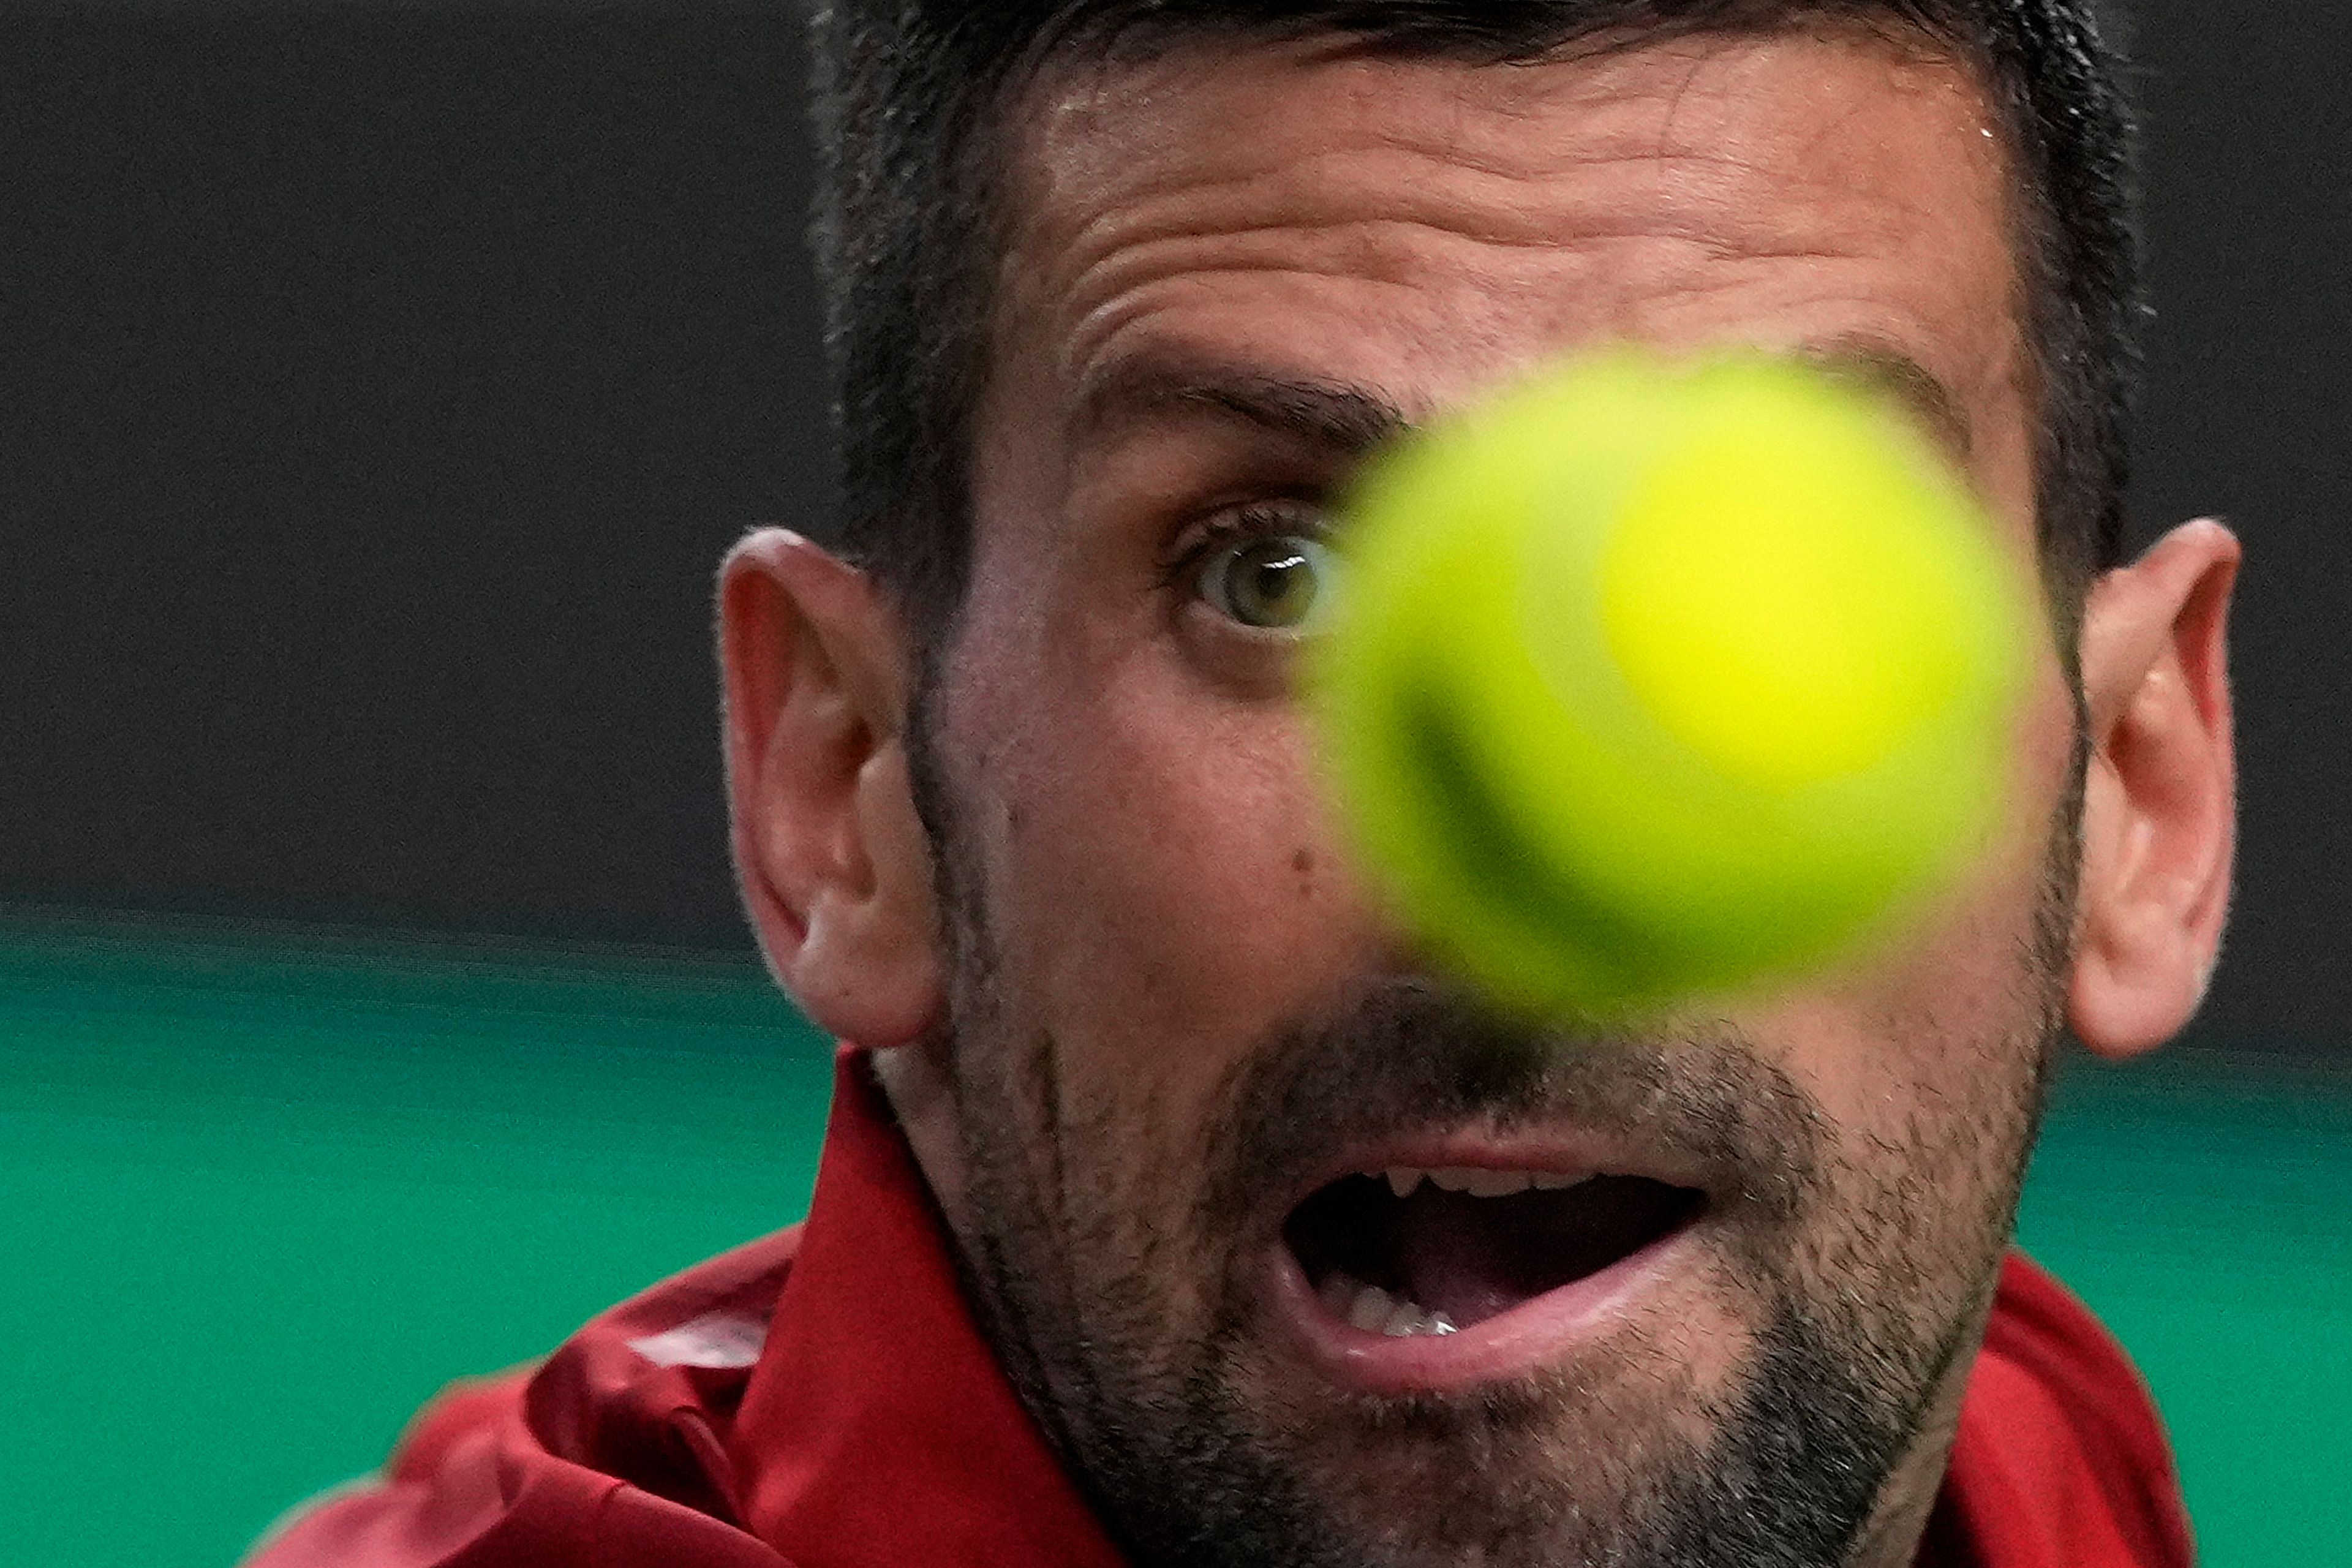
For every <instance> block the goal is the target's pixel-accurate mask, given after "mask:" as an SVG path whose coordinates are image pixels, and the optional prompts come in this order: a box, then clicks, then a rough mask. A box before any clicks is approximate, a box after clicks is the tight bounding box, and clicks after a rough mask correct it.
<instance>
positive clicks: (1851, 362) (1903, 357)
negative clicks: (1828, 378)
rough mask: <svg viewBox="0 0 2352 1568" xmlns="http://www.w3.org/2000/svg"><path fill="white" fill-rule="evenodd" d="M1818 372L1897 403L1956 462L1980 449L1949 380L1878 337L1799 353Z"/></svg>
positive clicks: (1843, 340)
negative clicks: (1889, 398)
mask: <svg viewBox="0 0 2352 1568" xmlns="http://www.w3.org/2000/svg"><path fill="white" fill-rule="evenodd" d="M1798 353H1799V354H1800V355H1801V357H1802V358H1803V359H1805V360H1806V361H1807V362H1808V363H1811V364H1812V365H1813V366H1815V367H1816V368H1818V369H1820V370H1822V371H1825V372H1827V373H1828V374H1831V375H1833V376H1837V377H1840V378H1842V379H1844V380H1847V381H1851V382H1853V383H1855V384H1859V385H1862V386H1864V387H1868V388H1870V389H1871V390H1873V391H1876V392H1881V393H1884V394H1885V395H1888V396H1890V397H1892V398H1894V399H1895V401H1896V402H1897V403H1900V404H1901V405H1903V406H1904V407H1905V408H1906V409H1908V410H1909V411H1910V413H1911V415H1912V416H1913V417H1914V418H1916V419H1917V420H1918V421H1919V423H1920V424H1921V425H1922V426H1925V427H1926V429H1927V435H1928V436H1929V437H1931V438H1932V439H1934V440H1936V441H1937V442H1938V443H1940V444H1941V445H1942V446H1943V447H1945V448H1946V450H1947V451H1948V453H1949V454H1950V455H1951V456H1953V457H1956V458H1967V457H1968V455H1969V453H1970V452H1971V451H1972V450H1974V448H1975V446H1976V430H1975V427H1974V426H1972V425H1971V424H1970V423H1969V413H1968V409H1967V407H1966V406H1965V405H1962V403H1961V402H1960V400H1959V397H1958V395H1956V394H1954V392H1953V391H1952V389H1951V388H1950V387H1949V386H1948V385H1947V384H1945V383H1944V381H1943V378H1942V377H1940V376H1938V375H1937V374H1935V373H1934V372H1933V371H1931V370H1929V369H1928V368H1927V366H1926V365H1923V364H1921V363H1919V362H1918V361H1917V360H1916V359H1913V358H1912V357H1911V356H1910V355H1909V354H1907V353H1904V352H1903V351H1902V350H1900V349H1898V348H1895V347H1894V346H1893V345H1892V344H1890V343H1887V342H1882V341H1881V340H1879V339H1876V338H1833V339H1832V340H1830V341H1829V342H1824V343H1818V344H1811V345H1808V346H1807V347H1805V348H1802V349H1800V350H1799V351H1798Z"/></svg>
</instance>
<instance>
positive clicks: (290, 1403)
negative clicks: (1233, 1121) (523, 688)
mask: <svg viewBox="0 0 2352 1568" xmlns="http://www.w3.org/2000/svg"><path fill="white" fill-rule="evenodd" d="M829 1070H830V1069H829V1062H828V1056H827V1052H826V1050H825V1048H824V1045H823V1043H822V1042H821V1041H820V1040H818V1039H817V1038H815V1037H814V1036H813V1035H812V1034H811V1033H810V1032H809V1031H808V1029H807V1028H806V1026H804V1025H803V1024H802V1023H801V1022H800V1021H799V1020H798V1019H797V1018H796V1017H795V1016H794V1015H793V1013H792V1011H791V1010H790V1008H789V1007H787V1006H786V1005H784V1004H783V1003H782V1001H781V1000H779V999H778V998H777V997H776V996H775V994H773V992H772V990H771V989H770V987H769V985H768V984H767V982H766V980H765V978H764V977H763V976H762V975H761V974H760V973H757V972H756V971H754V970H751V969H750V968H748V967H745V966H743V965H740V964H735V963H723V962H719V961H709V962H704V961H698V960H694V959H689V958H684V957H677V956H664V955H659V954H651V953H635V952H624V951H617V950H616V951H609V952H588V951H567V952H519V951H514V950H502V949H493V948H486V947H478V948H472V949H461V948H456V947H451V946H447V945H434V944H425V943H416V944H408V945H402V944H400V943H397V942H393V941H390V940H388V939H383V938H368V939H364V940H362V939H356V938H353V939H338V938H334V937H330V936H321V935H319V934H317V933H300V932H291V931H280V932H277V933H275V934H265V935H262V936H259V937H257V936H255V935H253V934H251V933H250V932H247V933H246V934H242V935H238V934H232V933H228V932H217V933H212V934H207V933H205V932H204V931H198V930H193V929H187V928H178V929H173V930H171V931H135V930H126V929H122V928H110V927H103V926H98V925H74V924H70V923H65V922H56V921H52V922H48V923H46V924H42V925H38V926H34V925H24V926H19V927H10V928H5V929H0V1260H5V1261H0V1268H5V1271H6V1280H7V1285H8V1289H5V1291H0V1387H5V1389H6V1390H7V1394H6V1395H5V1398H6V1400H7V1408H8V1413H9V1419H8V1420H7V1421H6V1422H5V1424H4V1425H0V1490H5V1494H6V1497H7V1509H6V1521H5V1531H6V1538H5V1540H0V1563H5V1564H11V1565H13V1564H16V1563H24V1564H28V1565H30V1564H39V1565H43V1568H47V1565H50V1564H56V1565H59V1568H134V1565H135V1568H177V1565H181V1564H186V1565H188V1568H223V1565H225V1564H227V1563H231V1562H233V1561H234V1560H235V1558H236V1556H237V1554H238V1552H240V1550H241V1549H242V1547H243V1546H244V1544H245V1543H246V1542H247V1541H248V1540H249V1539H250V1538H251V1537H252V1536H253V1535H254V1534H255V1532H256V1531H258V1530H259V1529H261V1527H262V1526H263V1525H265V1524H266V1523H267V1522H268V1521H269V1520H270V1519H271V1518H272V1517H273V1516H274V1515H275V1514H276V1513H278V1511H279V1510H282V1509H283V1508H285V1507H286V1506H288V1505H289V1504H290V1503H292V1502H294V1501H295V1500H298V1499H299V1498H301V1497H303V1496H304V1495H306V1494H308V1493H310V1492H312V1491H315V1490H317V1489H320V1488H322V1487H325V1486H328V1485H330V1484H331V1483H333V1482H336V1481H338V1480H341V1479H344V1478H347V1477H350V1476H352V1475H354V1474H357V1473H359V1472H361V1471H363V1470H365V1469H367V1468H371V1467H372V1466H373V1465H374V1464H375V1463H376V1462H377V1461H378V1460H379V1459H380V1458H382V1457H383V1453H384V1450H385V1448H386V1447H387V1445H388V1444H389V1443H390V1442H391V1441H392V1439H393V1438H394V1436H395V1435H396V1434H397V1432H398V1430H399V1428H400V1426H401V1424H402V1422H403V1421H404V1419H405V1417H406V1416H407V1415H408V1414H409V1413H410V1412H411V1411H412V1410H414V1408H415V1406H416V1405H417V1404H418V1403H419V1402H420V1401H421V1400H423V1399H425V1397H427V1396H429V1395H430V1394H432V1393H433V1392H434V1391H435V1389H436V1388H437V1387H438V1386H439V1385H440V1384H442V1383H444V1382H445V1381H446V1380H447V1379H448V1378H450V1377H453V1376H457V1375H459V1374H463V1373H475V1372H482V1371H488V1370H491V1369H495V1368H498V1367H500V1366H504V1365H507V1364H509V1363H514V1362H517V1361H520V1360H522V1359H524V1358H526V1357H530V1356H532V1355H535V1354H538V1353H540V1352H543V1351H544V1350H546V1349H548V1348H549V1347H550V1346H551V1345H552V1344H553V1343H554V1342H557V1341H558V1340H560V1339H561V1338H562V1336H563V1335H564V1334H565V1333H566V1332H567V1331H569V1330H570V1329H571V1328H572V1326H573V1325H574V1324H576V1323H577V1322H578V1321H580V1320H581V1319H583V1317H585V1316H587V1315H588V1314H590V1313H592V1312H593V1311H595V1310H597V1309H599V1308H601V1307H603V1306H604V1305H607V1304H609V1303H610V1302H612V1301H614V1300H617V1299H619V1298H620V1297H622V1296H625V1295H626V1294H629V1293H631V1292H633V1291H635V1289H639V1288H640V1287H642V1286H644V1285H645V1284H646V1283H649V1282H650V1281H652V1280H653V1279H656V1278H658V1277H660V1276H662V1275H664V1274H666V1273H668V1272H670V1271H672V1270H674V1269H676V1268H681V1267H684V1266H685V1265H687V1264H689V1263H691V1262H693V1261H695V1260H696V1259H698V1258H702V1257H705V1256H708V1255H709V1254H710V1253H713V1252H716V1251H718V1250H719V1249H721V1248H723V1247H728V1246H730V1245H731V1244H733V1243H735V1242H738V1241H741V1240H744V1239H747V1238H749V1237H753V1236H757V1235H760V1234H762V1233H764V1232H766V1231H769V1230H772V1229H774V1228H776V1227H778V1226H782V1225H785V1224H789V1223H790V1222H791V1221H792V1220H793V1219H795V1218H796V1217H798V1215H799V1214H800V1212H801V1209H802V1207H803V1205H804V1204H805V1202H806V1200H807V1195H808V1187H809V1181H810V1177H811V1175H812V1173H813V1164H814V1153H815V1149H816V1144H817V1140H818V1137H819V1135H820V1132H821V1131H822V1127H823V1121H824V1100H825V1095H826V1089H827V1084H828V1078H829ZM2347 1193H2352V1079H2346V1078H2342V1077H2331V1076H2328V1075H2326V1074H2322V1073H2318V1072H2315V1071H2310V1070H2302V1071H2291V1070H2288V1069H2286V1068H2281V1067H2278V1066H2275V1065H2273V1066H2272V1067H2269V1068H2263V1067H2259V1066H2251V1065H2248V1064H2246V1063H2244V1062H2221V1061H2218V1060H2216V1059H2215V1058H2211V1057H2210V1056H2209V1055H2203V1054H2200V1053H2196V1052H2189V1053H2184V1054H2181V1055H2179V1056H2177V1057H2175V1058H2172V1059H2169V1060H2167V1059H2165V1058H2158V1059H2156V1060H2154V1061H2151V1062H2148V1063H2144V1064H2141V1065H2140V1066H2138V1067H2136V1068H2129V1069H2126V1070H2120V1071H2118V1070H2112V1069H2106V1068H2097V1067H2095V1066H2091V1065H2089V1064H2073V1065H2071V1066H2070V1068H2069V1070H2068V1072H2067V1074H2066V1075H2065V1077H2064V1079H2063V1080H2062V1083H2061V1087H2060V1091H2059V1095H2058V1100H2057V1103H2056V1106H2055V1108H2054V1110H2053V1115H2052V1120H2051V1122H2050V1125H2049V1128H2048V1131H2047V1132H2046V1134H2045V1137H2044V1140H2043V1144H2042V1152H2041V1154H2040V1156H2039V1158H2038V1161H2037V1163H2036V1165H2035V1170H2034V1175H2033V1178H2032V1184H2031V1187H2030V1189H2029V1192H2028V1195H2027V1200H2026V1212H2025V1216H2024V1219H2023V1223H2022V1230H2023V1235H2024V1239H2025V1241H2026V1243H2027V1245H2028V1246H2029V1247H2032V1249H2033V1250H2034V1251H2035V1252H2036V1253H2037V1254H2038V1255H2039V1256H2040V1257H2041V1258H2042V1259H2043V1260H2044V1261H2045V1262H2047V1263H2049V1264H2050V1265H2052V1266H2053V1268H2055V1269H2056V1270H2057V1271H2058V1272H2059V1273H2060V1274H2061V1276H2062V1277H2063V1278H2064V1279H2066V1280H2067V1281H2068V1282H2069V1283H2070V1284H2072V1285H2073V1286H2074V1288H2075V1289H2076V1290H2078V1291H2079V1292H2080V1293H2081V1294H2082V1295H2084V1297H2085V1298H2087V1299H2088V1300H2089V1301H2090V1302H2091V1304H2092V1305H2093V1306H2094V1307H2095V1308H2096V1309H2097V1310H2099V1312H2100V1313H2101V1314H2102V1315H2103V1316H2104V1317H2105V1320H2106V1321H2107V1322H2108V1323H2109V1325H2110V1326H2112V1327H2113V1328H2114V1329H2115V1330H2116V1332H2117V1334H2118V1335H2119V1336H2120V1337H2121V1338H2122V1339H2123V1341H2124V1342H2125V1343H2126V1345H2128V1346H2129V1347H2130V1348H2131V1349H2132V1351H2133V1352H2134V1354H2135V1355H2136V1356H2137V1359H2138V1361H2139V1363H2140V1365H2141V1366H2142V1368H2143V1369H2144V1370H2145V1371H2146V1373H2147V1376H2148V1379H2149V1381H2150V1383H2151V1384H2153V1385H2154V1386H2155V1388H2156V1391H2157V1394H2158V1398H2159V1400H2160V1401H2161V1402H2162V1404H2163V1405H2164V1407H2165V1410H2166V1412H2167V1415H2168V1418H2169V1420H2170V1423H2171V1426H2172V1429H2173V1432H2174V1436H2175V1439H2176V1442H2177V1444H2178V1446H2179V1453H2180V1460H2181V1468H2182V1470H2183V1473H2184V1477H2185V1479H2186V1482H2187V1486H2188V1491H2189V1504H2190V1508H2191V1510H2192V1512H2193V1514H2194V1515H2195V1517H2196V1519H2197V1521H2198V1528H2199V1534H2200V1541H2201V1542H2202V1544H2203V1547H2204V1561H2205V1562H2206V1563H2208V1564H2210V1568H2255V1565H2257V1564H2261V1565H2263V1568H2273V1565H2279V1564H2320V1565H2331V1564H2339V1563H2352V1424H2348V1423H2347V1420H2346V1419H2345V1413H2346V1412H2347V1410H2352V1199H2347Z"/></svg>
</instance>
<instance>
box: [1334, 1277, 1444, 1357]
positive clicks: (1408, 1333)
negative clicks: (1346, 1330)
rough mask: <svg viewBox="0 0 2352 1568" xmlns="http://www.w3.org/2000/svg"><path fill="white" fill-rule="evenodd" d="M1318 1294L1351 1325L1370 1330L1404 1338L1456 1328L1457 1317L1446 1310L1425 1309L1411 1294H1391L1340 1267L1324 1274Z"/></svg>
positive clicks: (1369, 1332)
mask: <svg viewBox="0 0 2352 1568" xmlns="http://www.w3.org/2000/svg"><path fill="white" fill-rule="evenodd" d="M1316 1294H1317V1295H1318V1296H1319V1297H1321V1298H1322V1300H1323V1304H1324V1306H1326V1307H1327V1308H1328V1309H1330V1310H1331V1312H1332V1314H1333V1315H1334V1316H1335V1317H1339V1318H1344V1319H1346V1320H1347V1321H1348V1322H1349V1325H1350V1326H1352V1327H1354V1328H1357V1329H1360V1330H1362V1331H1364V1332H1366V1333H1368V1334H1385V1335H1387V1336H1388V1337H1389V1338H1391V1339H1400V1340H1402V1339H1411V1338H1413V1337H1415V1336H1417V1335H1424V1334H1450V1333H1453V1332H1454V1320H1453V1319H1451V1318H1449V1317H1447V1316H1446V1315H1445V1314H1444V1313H1443V1312H1429V1311H1423V1310H1422V1308H1421V1306H1420V1304H1419V1303H1418V1302H1415V1301H1413V1300H1411V1299H1410V1298H1408V1297H1404V1296H1395V1295H1391V1294H1390V1293H1389V1292H1388V1291H1386V1290H1383V1289H1381V1288H1380V1287H1379V1286H1377V1285H1367V1284H1365V1283H1364V1282H1363V1281H1362V1280H1360V1279H1350V1278H1349V1277H1348V1276H1347V1275H1345V1274H1343V1273H1341V1272H1339V1270H1338V1269H1333V1270H1332V1271H1331V1272H1330V1273H1329V1274H1328V1275H1327V1276H1325V1277H1324V1280H1323V1283H1322V1285H1321V1287H1320V1288H1319V1289H1318V1290H1317V1291H1316Z"/></svg>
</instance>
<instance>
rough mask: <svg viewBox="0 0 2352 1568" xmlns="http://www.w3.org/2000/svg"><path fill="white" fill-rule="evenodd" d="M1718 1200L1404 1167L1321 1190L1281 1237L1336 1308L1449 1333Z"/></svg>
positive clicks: (1562, 1177) (1366, 1327)
mask: <svg viewBox="0 0 2352 1568" xmlns="http://www.w3.org/2000/svg"><path fill="white" fill-rule="evenodd" d="M1705 1209H1706V1194H1705V1193H1703V1192H1701V1191H1699V1190H1697V1189H1696V1188H1693V1187H1682V1186H1675V1185H1672V1184H1668V1183H1666V1182H1662V1181H1656V1180H1653V1179H1651V1178H1649V1177H1646V1176H1627V1175H1607V1174H1600V1173H1556V1172H1549V1171H1510V1170H1486V1169H1476V1168H1465V1167H1448V1168H1444V1169H1440V1170H1420V1169H1411V1168H1396V1169H1390V1170H1386V1171H1382V1172H1381V1173H1377V1174H1371V1173H1363V1174H1357V1175H1349V1176H1343V1177H1341V1178H1340V1179H1339V1180H1338V1181H1335V1182H1332V1183H1331V1184H1328V1185H1327V1186H1324V1187H1322V1188H1320V1189H1318V1191H1317V1192H1315V1193H1314V1194H1312V1195H1310V1196H1309V1197H1308V1198H1307V1200H1306V1201H1305V1202H1304V1203H1302V1204H1300V1205H1298V1206H1297V1208H1296V1209H1294V1210H1292V1211H1291V1214H1290V1217H1289V1218H1288V1219H1287V1220H1286V1221H1285V1222H1284V1224H1283V1239H1284V1241H1285V1242H1286V1243H1287V1244H1288V1246H1289V1247H1290V1250H1291V1252H1292V1254H1293V1255H1294V1256H1295V1257H1296V1258H1297V1262H1298V1265H1299V1267H1300V1268H1301V1269H1302V1270H1303V1271H1304V1272H1305V1274H1306V1277H1307V1284H1308V1286H1309V1287H1310V1288H1311V1289H1313V1290H1314V1292H1315V1294H1316V1296H1317V1298H1318V1300H1320V1301H1321V1302H1322V1303H1323V1306H1324V1308H1325V1309H1326V1310H1328V1311H1329V1312H1330V1313H1331V1315H1332V1316H1333V1317H1335V1318H1338V1319H1339V1320H1340V1321H1344V1322H1347V1323H1349V1324H1350V1325H1351V1326H1353V1327H1354V1328H1356V1329H1359V1330H1360V1331H1364V1332H1366V1333H1375V1334H1385V1335H1389V1336H1392V1337H1410V1336H1416V1335H1437V1334H1450V1333H1454V1332H1458V1331H1462V1330H1465V1329H1471V1328H1475V1327H1476V1326H1477V1325H1478V1324H1480V1323H1483V1322H1485V1321H1487V1320H1488V1319H1491V1318H1496V1317H1499V1316H1501V1315H1502V1314H1504V1313H1506V1312H1508V1311H1510V1310H1513V1309H1514V1308H1517V1307H1519V1306H1521V1305H1524V1304H1525V1303H1527V1302H1528V1301H1532V1300H1536V1299H1537V1298H1538V1297H1541V1296H1545V1295H1548V1294H1549V1293H1550V1292H1552V1291H1554V1290H1559V1289H1563V1288H1564V1287H1567V1286H1570V1285H1573V1284H1575V1283H1576V1282H1577V1281H1579V1280H1580V1279H1590V1278H1591V1277H1592V1276H1593V1275H1596V1274H1599V1273H1601V1271H1603V1270H1604V1269H1607V1268H1611V1267H1612V1265H1614V1264H1617V1263H1620V1262H1622V1261H1623V1260H1624V1259H1626V1258H1632V1257H1633V1256H1634V1255H1635V1254H1637V1253H1641V1252H1643V1251H1645V1250H1647V1249H1648V1248H1650V1247H1654V1246H1655V1245H1656V1244H1658V1243H1659V1242H1662V1241H1664V1240H1665V1239H1666V1238H1667V1237H1672V1236H1674V1235H1675V1233H1677V1232H1679V1231H1681V1230H1683V1229H1685V1228H1686V1227H1688V1226H1690V1225H1691V1224H1692V1223H1693V1222H1694V1221H1696V1219H1697V1218H1698V1216H1699V1215H1700V1214H1701V1213H1702V1212H1703V1211H1704V1210H1705Z"/></svg>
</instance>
